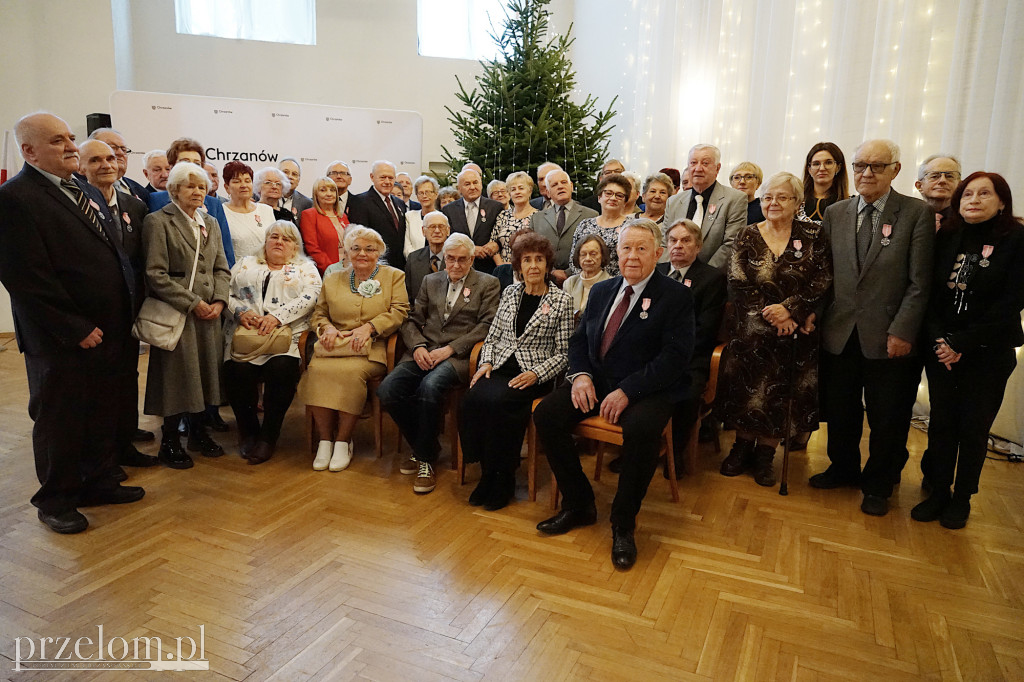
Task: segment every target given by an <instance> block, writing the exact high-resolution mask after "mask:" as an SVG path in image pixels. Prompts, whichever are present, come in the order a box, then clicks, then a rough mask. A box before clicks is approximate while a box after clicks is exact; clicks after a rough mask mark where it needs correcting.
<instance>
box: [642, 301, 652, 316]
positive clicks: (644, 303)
mask: <svg viewBox="0 0 1024 682" xmlns="http://www.w3.org/2000/svg"><path fill="white" fill-rule="evenodd" d="M650 307H651V299H649V298H645V299H644V300H643V301H641V302H640V319H641V320H646V319H647V310H648V309H649V308H650Z"/></svg>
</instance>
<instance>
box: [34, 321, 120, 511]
mask: <svg viewBox="0 0 1024 682" xmlns="http://www.w3.org/2000/svg"><path fill="white" fill-rule="evenodd" d="M107 341H108V339H105V340H104V343H107ZM109 342H110V343H115V341H114V340H113V339H109ZM105 350H109V348H108V349H105ZM83 357H87V356H83V355H82V354H79V353H74V352H73V353H68V354H61V355H55V356H35V355H29V354H26V355H25V369H26V372H27V374H28V391H29V399H28V413H29V416H30V417H32V420H33V422H35V423H34V425H33V427H32V451H33V454H34V455H35V464H36V477H37V478H38V479H39V483H40V487H39V490H38V491H36V493H35V495H33V496H32V504H33V505H35V506H36V507H38V508H39V509H40V510H42V511H44V512H46V513H49V514H59V513H62V512H65V511H69V510H71V509H74V508H75V507H77V506H78V500H79V498H80V497H81V496H82V495H83V494H85V493H87V492H90V491H94V490H99V489H102V488H106V487H112V486H114V485H116V483H115V482H114V481H112V480H111V479H110V478H109V473H110V470H111V469H112V468H113V466H114V461H115V454H116V450H115V441H116V431H117V425H118V420H119V418H120V410H121V401H120V397H119V396H120V392H119V391H118V388H119V377H118V375H117V367H116V363H113V365H114V366H111V363H92V362H88V361H86V362H83Z"/></svg>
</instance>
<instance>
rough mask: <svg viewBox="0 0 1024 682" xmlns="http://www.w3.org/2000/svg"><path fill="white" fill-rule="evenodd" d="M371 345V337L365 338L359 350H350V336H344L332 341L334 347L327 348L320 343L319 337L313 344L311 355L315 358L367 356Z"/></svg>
mask: <svg viewBox="0 0 1024 682" xmlns="http://www.w3.org/2000/svg"><path fill="white" fill-rule="evenodd" d="M372 345H373V339H367V340H366V343H364V344H363V347H362V349H361V350H359V351H358V352H357V351H354V350H352V337H351V336H345V337H343V338H339V339H338V340H337V341H335V342H334V348H332V349H331V350H327V349H326V348H324V347H323V346H322V345H320V341H319V339H318V340H317V342H316V343H314V344H313V357H315V358H349V357H354V356H364V357H365V356H368V355H369V354H370V346H372Z"/></svg>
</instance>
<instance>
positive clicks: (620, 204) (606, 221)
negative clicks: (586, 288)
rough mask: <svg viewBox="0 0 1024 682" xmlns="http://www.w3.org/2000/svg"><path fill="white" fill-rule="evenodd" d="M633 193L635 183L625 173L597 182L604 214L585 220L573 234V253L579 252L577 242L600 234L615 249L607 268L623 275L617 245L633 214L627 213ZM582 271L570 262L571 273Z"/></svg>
mask: <svg viewBox="0 0 1024 682" xmlns="http://www.w3.org/2000/svg"><path fill="white" fill-rule="evenodd" d="M632 192H633V183H631V182H630V181H629V178H627V177H626V176H625V175H621V174H619V173H615V174H613V175H606V176H605V177H604V178H603V179H602V180H601V182H599V183H598V184H597V203H599V204H600V205H601V215H599V216H597V217H596V218H584V219H583V220H581V221H580V222H579V225H577V226H576V232H575V234H573V237H572V249H570V252H571V253H576V245H577V244H578V243H579V242H580V240H582V239H585V238H586V237H587V236H588V235H591V234H596V235H597V236H599V237H601V239H603V240H604V243H605V244H606V245H607V246H608V250H609V251H610V252H611V257H610V258H609V259H608V262H607V263H605V268H604V269H605V271H607V273H608V274H609V275H611V276H612V277H616V276H618V274H619V256H618V254H617V253H616V251H615V248H616V247H617V246H618V244H619V230H620V229H622V225H623V223H625V222H626V219H627V218H629V217H630V216H629V214H627V213H626V211H627V208H626V202H627V201H628V200H629V197H630V194H631V193H632ZM579 273H580V269H579V267H578V266H576V265H575V264H570V265H569V274H571V275H577V274H579Z"/></svg>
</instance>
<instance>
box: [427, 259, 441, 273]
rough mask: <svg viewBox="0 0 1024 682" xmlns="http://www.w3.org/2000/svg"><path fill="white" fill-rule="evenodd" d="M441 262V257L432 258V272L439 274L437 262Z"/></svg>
mask: <svg viewBox="0 0 1024 682" xmlns="http://www.w3.org/2000/svg"><path fill="white" fill-rule="evenodd" d="M439 260H441V258H440V256H431V257H430V271H431V272H437V271H438V266H437V262H438V261H439Z"/></svg>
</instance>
